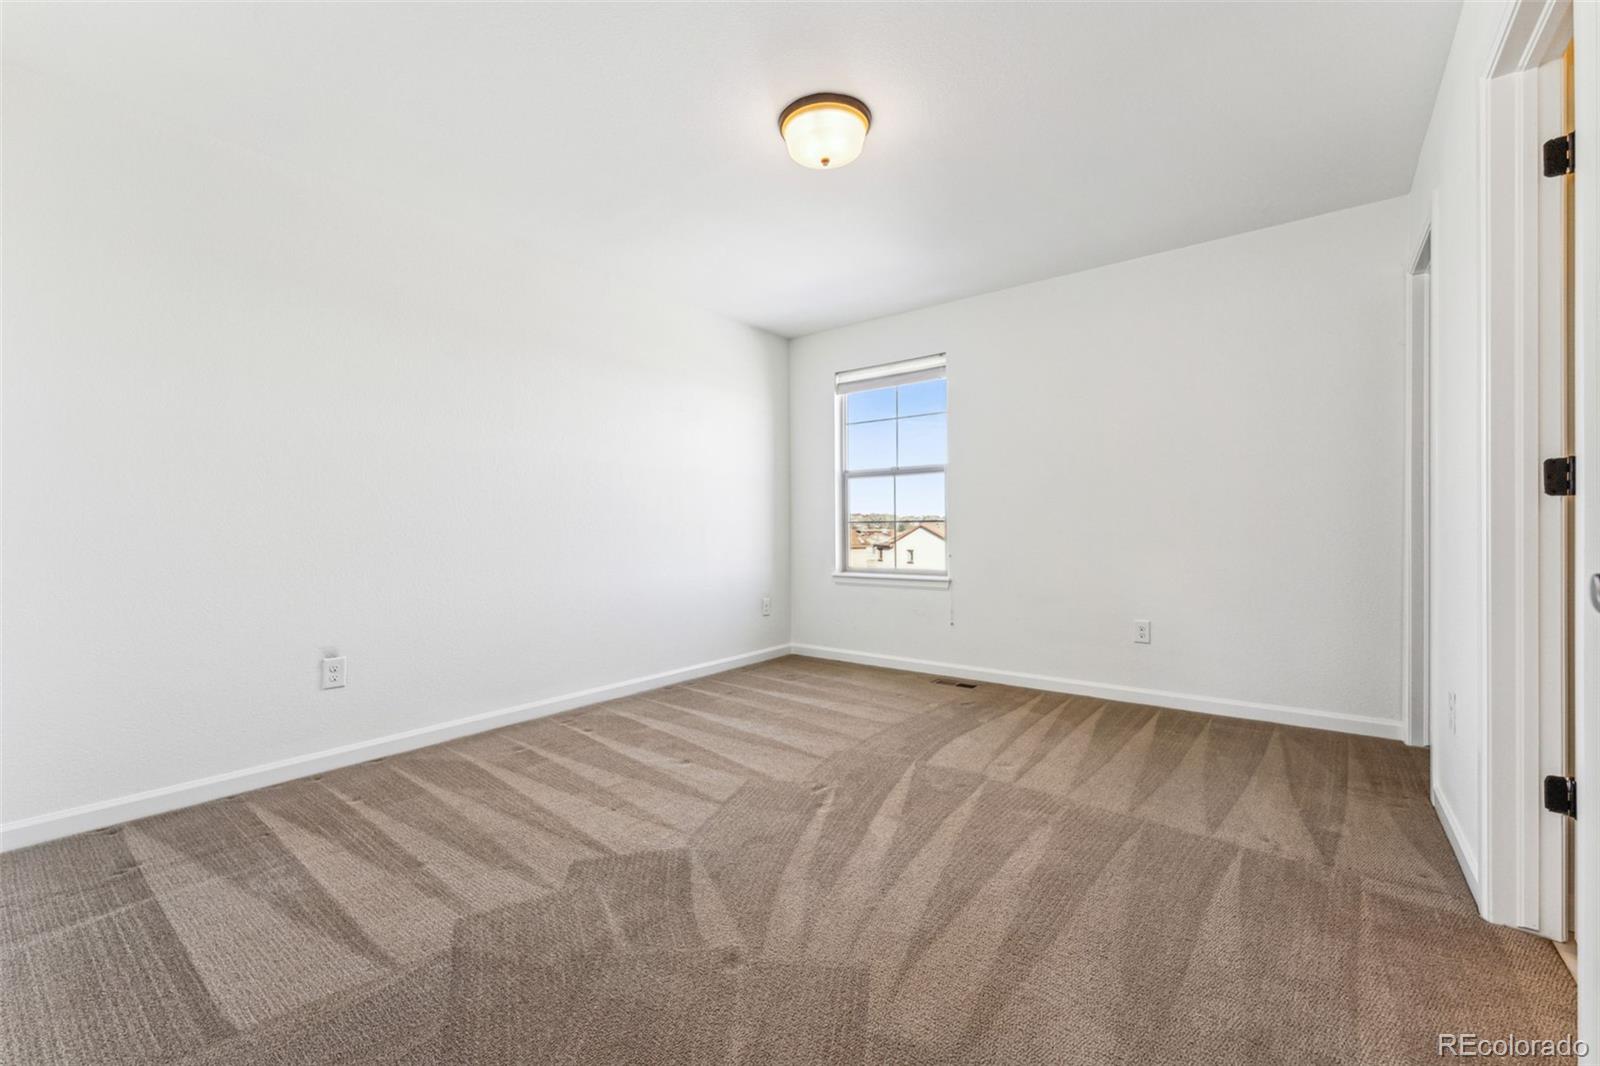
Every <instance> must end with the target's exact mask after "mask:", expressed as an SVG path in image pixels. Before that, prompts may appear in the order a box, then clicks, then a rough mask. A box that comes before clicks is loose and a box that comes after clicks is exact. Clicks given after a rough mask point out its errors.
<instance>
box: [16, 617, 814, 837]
mask: <svg viewBox="0 0 1600 1066" xmlns="http://www.w3.org/2000/svg"><path fill="white" fill-rule="evenodd" d="M787 654H789V645H787V644H776V645H773V646H772V647H770V648H761V649H760V650H758V651H750V652H745V653H744V654H742V655H730V656H728V657H727V658H723V659H713V660H711V661H709V662H703V663H696V664H694V665H693V666H685V667H681V668H679V669H676V670H666V671H663V672H661V673H659V674H649V675H646V676H645V677H636V678H632V679H631V680H628V681H618V682H616V683H614V684H610V685H601V686H598V687H596V688H587V689H583V690H582V691H580V692H569V693H566V694H565V695H561V696H549V697H547V698H545V699H542V700H534V701H533V702H532V703H523V704H518V705H517V706H515V707H504V708H501V709H500V710H495V711H486V712H484V713H483V714H474V715H469V716H467V717H465V718H456V719H454V720H452V721H449V722H440V723H438V724H437V725H428V726H423V727H421V728H419V729H408V730H406V731H405V732H403V733H391V734H389V735H388V736H384V737H377V738H376V739H373V740H363V741H358V742H356V743H354V744H344V745H341V746H340V747H337V748H328V749H327V750H325V751H318V752H313V753H311V754H309V755H296V756H294V757H293V758H288V759H280V760H278V761H277V762H270V763H263V764H261V765H260V766H250V767H246V768H245V769H243V770H232V771H229V772H228V773H223V774H215V775H213V776H211V777H202V778H199V779H197V780H194V781H184V782H182V783H180V784H176V785H167V786H165V787H163V788H153V789H150V790H148V791H145V792H136V793H134V794H132V795H129V796H121V797H118V798H116V799H109V800H101V801H100V802H98V803H88V804H85V805H83V806H81V807H72V808H70V809H68V810H64V811H52V812H50V813H49V814H39V815H35V816H33V817H31V818H19V819H17V820H16V821H14V822H6V823H3V824H0V851H10V850H13V849H15V848H23V847H27V846H28V845H29V844H39V843H42V842H44V841H47V840H54V839H56V838H57V837H64V836H71V835H72V834H74V833H82V832H86V831H88V830H90V829H100V828H103V827H104V826H108V825H116V824H118V823H119V822H127V821H131V820H133V819H135V818H146V817H149V816H150V815H152V814H161V813H162V812H164V811H172V810H177V809H178V808H180V807H190V806H193V805H194V804H196V803H205V802H206V801H207V800H214V799H220V798H222V797H223V796H232V795H236V794H237V793H240V792H248V791H250V790H251V789H256V788H264V787H266V786H267V785H277V784H281V783H283V782H284V781H291V780H293V779H295V778H297V777H306V776H309V775H311V774H320V773H323V772H325V771H328V770H336V769H338V768H339V767H341V766H352V765H354V764H356V763H360V762H366V761H368V760H369V759H376V758H379V757H381V756H384V755H395V754H398V753H400V752H403V751H411V750H413V749H415V748H425V747H427V746H428V745H429V744H438V743H440V742H441V741H446V740H454V739H456V738H457V737H464V736H469V735H471V734H473V733H482V732H485V731H487V730H490V729H498V728H500V727H501V726H506V725H512V724H514V723H516V722H525V721H528V720H530V719H533V718H542V717H544V716H545V715H548V714H556V713H557V712H560V711H568V710H571V709H572V708H574V707H585V706H587V705H589V704H591V703H603V702H604V701H606V700H614V699H619V698H621V697H623V696H631V695H633V694H634V693H637V692H646V691H648V690H650V689H654V688H662V687H664V686H666V685H675V684H677V683H678V682H680V681H691V680H693V679H694V678H697V677H705V676H706V675H707V674H715V673H720V672H721V671H723V670H732V669H735V668H737V667H740V666H748V665H750V664H751V663H758V662H764V661H766V660H767V659H776V658H778V657H779V656H781V655H787Z"/></svg>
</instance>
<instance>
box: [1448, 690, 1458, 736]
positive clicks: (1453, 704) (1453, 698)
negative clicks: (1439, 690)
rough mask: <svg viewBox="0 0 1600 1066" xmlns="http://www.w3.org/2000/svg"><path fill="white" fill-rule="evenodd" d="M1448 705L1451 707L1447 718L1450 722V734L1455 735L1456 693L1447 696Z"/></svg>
mask: <svg viewBox="0 0 1600 1066" xmlns="http://www.w3.org/2000/svg"><path fill="white" fill-rule="evenodd" d="M1446 703H1447V704H1448V705H1449V707H1448V715H1447V717H1448V720H1449V722H1450V732H1452V733H1454V732H1455V731H1456V694H1455V693H1454V692H1450V693H1447V694H1446Z"/></svg>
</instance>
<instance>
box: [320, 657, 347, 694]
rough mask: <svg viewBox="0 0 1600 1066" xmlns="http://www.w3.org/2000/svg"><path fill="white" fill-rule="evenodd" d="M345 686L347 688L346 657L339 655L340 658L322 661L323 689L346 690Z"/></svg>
mask: <svg viewBox="0 0 1600 1066" xmlns="http://www.w3.org/2000/svg"><path fill="white" fill-rule="evenodd" d="M344 686H345V662H344V656H343V655H339V656H336V657H333V658H329V659H324V660H322V687H323V688H344Z"/></svg>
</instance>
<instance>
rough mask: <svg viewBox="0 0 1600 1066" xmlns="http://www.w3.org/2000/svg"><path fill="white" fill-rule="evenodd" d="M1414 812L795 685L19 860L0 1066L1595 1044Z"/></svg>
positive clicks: (1264, 770) (1201, 721) (1349, 793)
mask: <svg viewBox="0 0 1600 1066" xmlns="http://www.w3.org/2000/svg"><path fill="white" fill-rule="evenodd" d="M1426 777H1427V762H1426V755H1425V753H1424V752H1421V751H1416V750H1410V749H1407V748H1405V747H1403V746H1401V745H1400V744H1397V743H1393V742H1388V741H1376V740H1365V739H1361V738H1356V737H1349V736H1344V735H1341V734H1335V733H1324V732H1317V731H1313V730H1305V729H1292V728H1283V727H1275V726H1270V725H1259V724H1254V723H1248V722H1240V721H1235V720H1231V719H1224V718H1210V717H1206V716H1204V715H1197V714H1189V713H1185V712H1180V711H1161V710H1155V709H1153V708H1149V707H1140V706H1133V705H1127V704H1112V703H1106V702H1104V701H1100V700H1094V699H1086V698H1080V697H1063V696H1058V695H1052V694H1046V693H1040V692H1033V691H1028V690H1025V689H1017V688H1009V687H1005V686H1000V685H980V686H978V687H976V688H958V687H952V686H947V685H939V684H935V683H933V681H932V680H931V679H930V678H927V677H924V676H921V675H915V674H904V673H896V672H891V671H884V670H875V669H871V668H867V667H858V666H850V665H844V664H838V663H830V662H821V661H818V660H813V659H802V658H787V659H781V660H777V661H775V662H771V663H766V664H762V665H759V666H753V667H750V668H747V669H743V670H736V671H733V672H731V673H727V674H722V675H719V676H717V677H714V678H708V679H705V680H702V681H696V682H692V683H689V684H684V685H678V686H674V687H672V688H667V689H661V690H659V691H656V692H652V693H649V694H646V695H643V696H637V697H633V698H629V699H623V700H617V701H614V702H611V703H607V704H603V705H599V706H595V707H590V708H585V709H583V710H581V711H574V712H571V713H568V714H564V715H559V716H556V717H553V718H546V719H543V720H540V721H536V722H530V723H528V724H525V725H519V726H513V727H510V728H507V729H502V730H499V731H498V732H494V733H488V734H484V735H481V736H477V737H473V738H470V739H467V740H463V741H459V742H456V743H451V744H445V745H440V746H438V747H433V748H428V749H425V750H422V751H418V752H414V753H412V754H409V755H403V756H398V757H395V758H390V759H382V760H378V761H377V762H372V763H367V764H365V765H362V766H357V767H352V768H350V769H347V770H340V771H337V772H334V773H329V774H325V775H323V776H321V777H317V778H311V779H307V780H303V781H297V782H294V783H291V784H288V785H283V786H280V787H277V788H271V789H266V790H263V791H260V792H253V793H250V794H248V795H244V796H238V797H234V798H230V799H225V800H219V801H217V802H215V803H209V804H206V805H205V806H201V807H196V808H192V809H189V810H185V811H179V812H176V813H173V814H167V815H162V816H159V817H155V818H150V819H146V820H144V821H141V822H135V823H132V824H130V825H126V826H122V827H119V828H115V829H109V830H104V831H100V832H95V833H89V834H85V835H83V836H79V837H75V838H72V839H70V840H64V841H59V842H55V843H51V844H45V845H41V846H38V847H35V848H30V849H26V850H24V851H20V852H14V853H11V854H8V855H5V856H4V857H3V858H0V893H3V901H0V939H3V949H4V972H3V974H0V977H3V991H0V995H3V1008H4V1010H3V1028H0V1061H3V1062H5V1063H7V1064H10V1066H30V1064H35V1063H69V1064H73V1066H88V1064H93V1063H108V1062H116V1063H148V1062H181V1063H216V1064H230V1066H231V1064H250V1063H304V1064H311V1063H407V1064H414V1066H432V1064H454V1063H463V1064H464V1063H472V1064H480V1063H482V1064H492V1063H584V1064H601V1063H604V1064H617V1063H629V1064H634V1063H638V1064H655V1063H771V1064H777V1063H793V1064H818V1063H852V1064H857V1063H858V1064H863V1066H866V1064H872V1066H879V1064H901V1063H978V1062H981V1063H1006V1064H1013V1063H1015V1064H1032V1063H1037V1064H1040V1066H1045V1064H1048V1066H1059V1064H1070V1063H1094V1064H1104V1063H1138V1064H1146V1063H1150V1064H1159V1063H1206V1064H1217V1063H1221V1064H1228V1063H1294V1064H1301V1063H1341V1064H1342V1063H1369V1064H1391V1063H1405V1062H1438V1061H1439V1060H1438V1058H1437V1056H1436V1054H1435V1050H1434V1041H1435V1034H1436V1033H1438V1032H1440V1031H1451V1032H1455V1031H1462V1032H1472V1033H1477V1034H1480V1035H1483V1036H1491V1035H1504V1034H1507V1033H1511V1032H1515V1033H1516V1034H1518V1035H1520V1036H1541V1037H1543V1036H1549V1037H1559V1036H1562V1035H1565V1034H1567V1033H1570V1032H1572V1030H1573V1024H1574V1023H1573V989H1572V984H1571V982H1570V980H1569V978H1568V976H1567V973H1566V971H1565V969H1564V968H1563V966H1562V964H1561V962H1560V960H1559V959H1558V958H1557V956H1556V953H1555V952H1554V950H1552V948H1551V947H1550V945H1549V944H1547V943H1545V942H1543V941H1540V940H1537V939H1535V938H1533V937H1530V936H1526V935H1522V934H1519V933H1514V932H1511V931H1509V930H1505V929H1501V928H1496V927H1493V926H1489V925H1486V924H1484V923H1483V922H1481V921H1480V920H1479V919H1478V918H1477V917H1476V915H1475V913H1474V912H1473V909H1472V906H1471V903H1470V900H1469V898H1468V896H1467V891H1466V887H1465V885H1464V884H1463V882H1462V879H1461V875H1460V874H1459V872H1458V871H1457V868H1456V865H1455V861H1454V859H1453V857H1452V856H1451V853H1450V848H1449V845H1448V844H1447V843H1446V841H1445V838H1444V836H1443V834H1442V832H1441V831H1440V828H1439V824H1438V820H1437V818H1436V817H1435V815H1434V813H1433V811H1432V810H1431V808H1430V807H1429V805H1428V802H1427V798H1426V797H1427V788H1426V783H1427V782H1426ZM1543 1061H1550V1060H1543Z"/></svg>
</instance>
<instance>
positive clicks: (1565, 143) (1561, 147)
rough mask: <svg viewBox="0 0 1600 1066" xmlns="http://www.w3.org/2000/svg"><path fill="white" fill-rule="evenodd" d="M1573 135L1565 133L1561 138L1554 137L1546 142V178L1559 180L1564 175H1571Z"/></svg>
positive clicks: (1573, 151) (1574, 152)
mask: <svg viewBox="0 0 1600 1066" xmlns="http://www.w3.org/2000/svg"><path fill="white" fill-rule="evenodd" d="M1576 154H1577V153H1576V151H1575V149H1574V147H1573V134H1570V133H1563V134H1562V135H1561V136H1559V137H1552V138H1550V139H1549V140H1548V141H1545V142H1544V176H1545V177H1547V178H1559V177H1561V175H1563V174H1571V173H1572V170H1573V162H1574V156H1575V155H1576Z"/></svg>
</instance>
